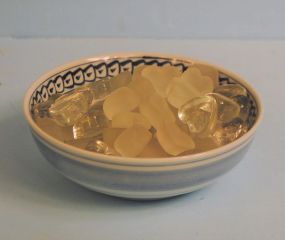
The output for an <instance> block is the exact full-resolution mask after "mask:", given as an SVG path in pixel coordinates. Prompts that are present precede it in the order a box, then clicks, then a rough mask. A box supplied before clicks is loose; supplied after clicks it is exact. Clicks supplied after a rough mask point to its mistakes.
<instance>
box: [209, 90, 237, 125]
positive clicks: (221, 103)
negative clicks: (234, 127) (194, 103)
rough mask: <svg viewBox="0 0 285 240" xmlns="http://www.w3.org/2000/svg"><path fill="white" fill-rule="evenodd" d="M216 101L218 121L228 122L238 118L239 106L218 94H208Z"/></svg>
mask: <svg viewBox="0 0 285 240" xmlns="http://www.w3.org/2000/svg"><path fill="white" fill-rule="evenodd" d="M208 95H209V96H212V97H214V98H215V99H216V101H217V104H218V120H219V121H221V122H225V123H226V122H230V121H232V120H233V119H235V118H236V117H238V116H239V113H240V106H239V105H238V104H237V103H236V102H235V101H234V100H233V99H231V98H229V97H226V96H224V95H221V94H218V93H210V94H208Z"/></svg>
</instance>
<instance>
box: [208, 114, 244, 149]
mask: <svg viewBox="0 0 285 240" xmlns="http://www.w3.org/2000/svg"><path fill="white" fill-rule="evenodd" d="M247 131H248V125H247V124H246V123H245V122H244V121H243V120H242V119H240V118H235V119H234V120H233V121H231V122H229V123H224V124H222V125H221V126H220V127H218V128H217V129H216V131H215V132H214V134H213V140H214V141H215V142H216V143H217V144H218V145H219V146H221V145H225V144H227V143H230V142H232V141H234V140H236V139H237V138H239V137H241V136H242V135H243V134H245V133H246V132H247Z"/></svg>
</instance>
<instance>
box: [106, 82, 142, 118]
mask: <svg viewBox="0 0 285 240" xmlns="http://www.w3.org/2000/svg"><path fill="white" fill-rule="evenodd" d="M139 102H140V99H139V97H138V95H137V94H136V93H135V92H134V91H133V90H132V89H130V88H128V87H121V88H118V89H117V90H115V91H114V92H112V93H111V94H110V95H109V96H107V97H106V99H105V101H104V103H103V110H104V113H105V115H106V116H107V118H108V119H110V120H111V119H112V118H113V116H115V115H116V114H118V113H120V112H129V111H132V110H134V109H135V108H136V107H138V105H139Z"/></svg>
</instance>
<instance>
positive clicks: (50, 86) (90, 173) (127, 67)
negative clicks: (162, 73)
mask: <svg viewBox="0 0 285 240" xmlns="http://www.w3.org/2000/svg"><path fill="white" fill-rule="evenodd" d="M194 63H201V62H199V61H196V60H193V59H191V58H188V57H180V56H169V55H162V54H149V53H123V54H112V55H106V56H99V57H92V58H87V59H82V60H79V61H75V62H72V63H69V64H66V65H64V66H61V67H59V68H56V69H55V70H52V71H50V72H48V73H46V74H44V75H43V76H41V77H40V78H39V79H38V80H37V81H35V82H34V83H33V84H32V86H31V87H30V88H29V89H28V91H27V93H26V96H25V99H24V114H25V117H26V119H27V122H28V124H29V126H30V129H31V132H32V136H33V137H34V139H35V142H36V144H37V146H38V147H39V149H40V151H41V152H42V154H43V156H44V157H45V158H46V159H47V160H48V161H49V162H50V163H51V164H52V165H53V166H54V167H55V168H56V169H57V170H58V171H59V172H60V173H62V174H63V175H64V176H66V177H67V178H69V179H70V180H72V181H74V182H76V183H78V184H80V185H82V186H84V187H87V188H89V189H92V190H94V191H97V192H101V193H105V194H108V195H112V196H118V197H124V198H132V199H159V198H166V197H171V196H175V195H180V194H185V193H189V192H192V191H195V190H197V189H201V188H203V187H205V186H207V185H209V184H210V183H212V182H214V181H215V180H216V179H217V178H218V177H220V176H221V175H223V174H224V173H226V172H227V171H229V170H230V169H231V168H233V167H234V166H235V165H236V164H237V163H238V162H239V161H240V160H241V159H242V158H243V156H244V155H245V153H246V152H247V150H248V148H249V146H250V143H251V142H252V140H253V137H254V135H255V132H256V129H257V127H258V126H259V124H260V121H261V118H262V114H263V107H262V104H261V101H260V98H259V97H258V95H257V93H256V92H255V90H254V89H253V88H252V87H251V86H250V85H249V84H248V83H247V82H245V81H244V80H243V79H242V78H241V77H239V76H238V75H236V74H233V73H231V72H229V71H228V70H225V69H223V68H221V67H217V66H213V65H210V64H208V65H209V66H212V67H214V68H216V69H217V70H218V71H219V84H220V85H224V84H232V83H235V84H241V85H242V86H243V87H245V88H246V89H247V91H248V96H249V97H250V99H251V108H250V116H249V119H248V124H249V125H250V130H249V131H248V132H247V133H246V134H244V135H243V136H242V137H241V138H239V139H237V140H235V141H234V142H232V143H230V144H227V145H225V146H222V147H219V148H216V149H214V150H210V151H207V152H203V153H197V154H192V155H186V156H179V157H171V158H127V157H118V156H106V155H102V154H97V153H93V152H89V151H87V150H83V149H79V148H76V147H73V146H70V145H67V144H65V143H63V142H61V141H59V140H57V139H55V138H53V137H51V136H49V135H48V134H47V133H45V132H44V131H43V130H41V129H40V128H39V127H38V126H37V125H36V124H35V122H34V120H33V118H32V114H31V108H32V106H33V105H34V104H36V103H39V102H42V101H46V100H47V99H48V98H49V97H50V96H52V95H53V94H55V93H65V92H69V91H71V90H73V89H74V88H76V87H78V86H82V85H84V84H86V83H88V82H94V81H96V80H97V79H100V78H105V77H109V76H116V75H117V74H119V73H120V72H122V71H131V72H132V71H133V70H134V69H135V68H137V67H138V66H141V65H158V66H164V65H173V66H176V67H177V68H180V69H181V70H182V71H185V70H186V69H187V68H188V67H191V65H193V64H194ZM203 64H207V63H204V62H203Z"/></svg>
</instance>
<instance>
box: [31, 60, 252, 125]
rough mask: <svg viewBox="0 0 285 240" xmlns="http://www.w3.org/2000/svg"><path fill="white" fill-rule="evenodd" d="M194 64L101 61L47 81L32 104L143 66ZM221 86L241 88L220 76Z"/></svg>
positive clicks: (184, 63)
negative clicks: (230, 85) (229, 85)
mask: <svg viewBox="0 0 285 240" xmlns="http://www.w3.org/2000/svg"><path fill="white" fill-rule="evenodd" d="M191 64H192V63H191V62H187V61H184V60H178V59H175V60H174V59H171V58H159V57H152V56H141V57H128V58H112V59H109V60H105V61H102V60H98V61H94V62H89V63H87V64H81V65H77V66H73V67H71V68H68V69H65V70H64V71H62V72H59V73H57V74H55V75H53V76H51V77H50V78H48V79H46V80H45V81H44V82H43V83H42V84H41V85H40V86H39V87H38V88H37V89H36V90H35V91H34V93H33V95H32V98H31V100H30V108H32V107H33V106H34V105H35V104H37V103H40V102H44V101H46V100H47V99H48V98H49V97H50V96H52V95H54V94H56V93H60V94H62V93H65V92H69V91H70V90H72V89H75V88H76V87H78V86H81V85H84V84H85V83H88V82H94V81H96V80H98V79H102V78H106V77H113V76H116V75H118V74H119V73H121V72H124V71H129V72H131V73H132V72H133V71H134V69H135V68H137V67H139V66H141V65H156V66H165V65H170V66H175V67H177V68H179V69H180V70H182V71H183V72H184V71H185V70H186V69H187V68H188V67H190V66H191ZM219 82H220V85H227V84H239V83H237V81H235V80H234V79H232V78H230V77H229V76H227V75H224V74H222V73H220V77H219ZM248 96H249V98H250V100H251V108H250V116H249V120H248V122H249V125H250V126H252V125H253V124H254V121H255V119H256V116H257V107H256V103H255V101H254V98H253V97H252V96H251V95H250V94H249V95H248Z"/></svg>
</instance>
